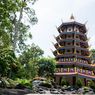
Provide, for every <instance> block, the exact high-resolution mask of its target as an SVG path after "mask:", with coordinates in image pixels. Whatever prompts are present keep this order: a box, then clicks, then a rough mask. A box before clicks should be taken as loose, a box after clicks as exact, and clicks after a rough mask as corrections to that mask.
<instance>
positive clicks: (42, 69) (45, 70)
mask: <svg viewBox="0 0 95 95" xmlns="http://www.w3.org/2000/svg"><path fill="white" fill-rule="evenodd" d="M38 65H39V72H38V73H39V76H44V77H51V76H52V77H53V75H54V71H55V67H56V65H55V60H54V59H53V58H41V59H40V60H39V61H38Z"/></svg>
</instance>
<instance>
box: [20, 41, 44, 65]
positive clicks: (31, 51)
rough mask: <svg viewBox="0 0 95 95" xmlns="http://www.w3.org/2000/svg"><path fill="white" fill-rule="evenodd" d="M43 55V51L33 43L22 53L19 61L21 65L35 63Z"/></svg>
mask: <svg viewBox="0 0 95 95" xmlns="http://www.w3.org/2000/svg"><path fill="white" fill-rule="evenodd" d="M43 53H44V52H43V50H41V49H40V47H39V46H37V45H35V44H34V43H33V44H32V45H31V46H30V47H29V48H27V49H26V50H25V51H24V52H23V53H22V55H21V56H20V57H19V61H20V63H21V64H25V65H27V63H29V61H30V60H32V61H33V62H36V61H37V60H38V59H39V58H40V57H41V56H42V55H43Z"/></svg>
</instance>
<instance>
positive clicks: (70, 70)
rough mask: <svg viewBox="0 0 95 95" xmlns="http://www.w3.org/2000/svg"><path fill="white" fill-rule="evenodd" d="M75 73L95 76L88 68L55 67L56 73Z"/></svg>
mask: <svg viewBox="0 0 95 95" xmlns="http://www.w3.org/2000/svg"><path fill="white" fill-rule="evenodd" d="M74 72H75V73H76V74H78V73H79V74H85V75H90V76H95V74H94V73H93V71H90V70H85V69H82V68H76V67H74V68H57V70H56V73H74Z"/></svg>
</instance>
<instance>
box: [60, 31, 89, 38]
mask: <svg viewBox="0 0 95 95" xmlns="http://www.w3.org/2000/svg"><path fill="white" fill-rule="evenodd" d="M75 33H76V34H78V35H80V36H83V37H86V35H85V34H83V33H82V32H75V31H72V32H61V33H60V36H62V35H64V34H66V35H68V34H75ZM86 38H87V37H86Z"/></svg>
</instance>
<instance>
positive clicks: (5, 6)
mask: <svg viewBox="0 0 95 95" xmlns="http://www.w3.org/2000/svg"><path fill="white" fill-rule="evenodd" d="M35 1H36V0H0V45H3V44H4V45H6V44H5V42H6V43H7V44H8V43H10V45H11V46H12V48H13V50H14V51H17V50H18V51H19V52H21V51H23V49H25V48H26V44H25V41H26V40H27V39H28V38H31V37H32V36H31V35H32V34H31V32H29V31H28V29H29V25H26V24H25V23H24V20H26V19H27V21H28V22H29V23H31V24H35V23H37V21H38V20H37V18H36V17H35V11H34V10H33V9H32V7H30V4H31V5H33V4H34V3H35ZM25 14H26V15H25ZM24 16H26V17H24ZM23 18H24V19H23ZM25 18H26V19H25Z"/></svg>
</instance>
